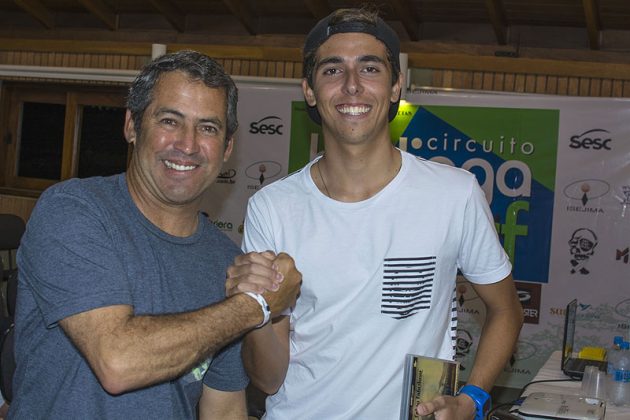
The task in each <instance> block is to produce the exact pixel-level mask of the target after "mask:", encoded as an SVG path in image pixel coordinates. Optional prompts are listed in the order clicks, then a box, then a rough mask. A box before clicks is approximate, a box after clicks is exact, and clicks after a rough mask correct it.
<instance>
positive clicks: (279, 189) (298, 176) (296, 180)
mask: <svg viewBox="0 0 630 420" xmlns="http://www.w3.org/2000/svg"><path fill="white" fill-rule="evenodd" d="M309 166H310V165H306V166H304V167H302V168H300V169H298V170H296V171H294V172H291V173H290V174H288V175H285V176H284V177H282V178H280V179H279V180H277V181H274V182H272V183H271V184H268V185H265V186H264V187H262V188H261V189H260V190H258V191H256V193H255V194H254V195H253V197H262V196H273V197H275V196H277V195H279V196H283V197H284V196H286V195H287V194H292V193H296V192H303V191H304V188H303V183H304V182H305V180H304V176H305V173H306V171H307V170H308V169H307V168H308V167H309Z"/></svg>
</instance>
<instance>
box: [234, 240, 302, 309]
mask: <svg viewBox="0 0 630 420" xmlns="http://www.w3.org/2000/svg"><path fill="white" fill-rule="evenodd" d="M301 285H302V274H301V273H300V272H299V271H298V270H297V268H296V267H295V261H293V258H291V256H289V255H288V254H286V253H284V252H281V253H280V254H278V255H276V254H275V253H274V252H272V251H265V252H250V253H247V254H244V255H239V256H237V257H236V258H235V259H234V264H232V265H231V266H230V267H228V269H227V280H226V282H225V294H226V296H227V297H230V296H233V295H236V294H238V293H244V292H253V293H258V294H261V295H263V297H264V298H265V300H266V301H267V304H268V305H269V308H270V309H271V317H272V318H274V317H276V316H278V315H280V314H281V313H282V312H283V311H284V310H285V309H287V308H289V307H292V306H294V305H295V302H296V300H297V297H298V295H299V293H300V286H301Z"/></svg>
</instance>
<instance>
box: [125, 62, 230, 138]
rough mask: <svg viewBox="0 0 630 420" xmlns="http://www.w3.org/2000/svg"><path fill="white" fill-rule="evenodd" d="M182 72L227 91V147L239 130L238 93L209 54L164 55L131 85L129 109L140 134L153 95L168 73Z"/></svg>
mask: <svg viewBox="0 0 630 420" xmlns="http://www.w3.org/2000/svg"><path fill="white" fill-rule="evenodd" d="M172 71H182V72H184V73H186V74H187V75H188V77H190V79H191V80H194V81H201V82H203V84H204V85H206V86H207V87H209V88H216V89H225V93H226V99H227V113H226V114H227V127H226V137H225V141H226V144H227V142H228V140H229V139H230V138H232V136H233V135H234V133H235V132H236V129H237V128H238V119H237V116H236V107H237V103H238V90H237V88H236V85H235V84H234V81H233V80H232V78H231V77H230V76H229V75H228V74H227V73H226V72H225V70H224V69H223V67H221V65H220V64H219V63H217V62H216V61H215V60H213V59H212V58H210V57H208V56H207V55H205V54H202V53H199V52H196V51H190V50H182V51H178V52H175V53H171V54H165V55H162V56H160V57H158V58H156V59H155V60H153V61H151V62H150V63H148V64H147V65H146V66H145V67H144V68H143V69H142V71H141V72H140V74H139V75H138V76H136V78H135V79H134V81H133V82H132V83H131V87H130V88H129V94H128V96H127V109H129V111H130V112H131V117H132V118H133V124H134V128H135V130H136V132H137V133H138V135H140V131H141V130H142V118H143V117H144V112H145V111H146V109H147V107H148V106H149V104H151V101H153V92H154V89H155V86H156V84H157V83H158V81H159V80H160V77H161V76H162V74H164V73H169V72H172Z"/></svg>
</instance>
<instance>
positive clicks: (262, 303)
mask: <svg viewBox="0 0 630 420" xmlns="http://www.w3.org/2000/svg"><path fill="white" fill-rule="evenodd" d="M244 293H245V294H246V295H247V296H250V297H252V298H254V299H256V302H258V303H259V304H260V308H261V309H262V312H263V321H262V322H261V323H260V324H259V325H257V326H256V328H260V327H262V326H263V325H265V324H266V323H267V322H269V320H270V319H271V309H269V305H267V301H266V300H265V298H264V297H263V295H259V294H258V293H253V292H244Z"/></svg>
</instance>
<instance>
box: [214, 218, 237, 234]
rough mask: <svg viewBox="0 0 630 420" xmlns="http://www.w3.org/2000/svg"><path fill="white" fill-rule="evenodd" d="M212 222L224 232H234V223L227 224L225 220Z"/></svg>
mask: <svg viewBox="0 0 630 420" xmlns="http://www.w3.org/2000/svg"><path fill="white" fill-rule="evenodd" d="M211 222H212V223H213V224H214V225H215V226H216V227H217V228H218V229H219V230H222V231H224V232H232V230H234V225H233V224H232V222H227V221H225V220H211Z"/></svg>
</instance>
